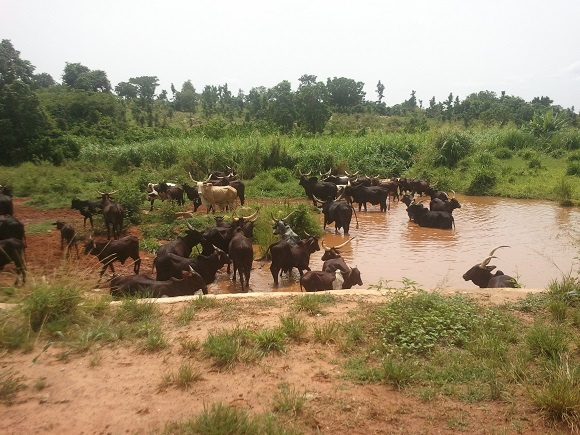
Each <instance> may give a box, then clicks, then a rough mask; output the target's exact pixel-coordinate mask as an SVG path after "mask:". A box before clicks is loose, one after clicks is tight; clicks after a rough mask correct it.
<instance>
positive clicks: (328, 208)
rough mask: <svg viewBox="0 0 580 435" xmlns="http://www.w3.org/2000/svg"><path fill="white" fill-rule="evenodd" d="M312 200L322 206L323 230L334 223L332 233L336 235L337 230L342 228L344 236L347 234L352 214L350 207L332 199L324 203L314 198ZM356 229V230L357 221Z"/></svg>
mask: <svg viewBox="0 0 580 435" xmlns="http://www.w3.org/2000/svg"><path fill="white" fill-rule="evenodd" d="M314 200H315V202H318V204H319V205H321V206H322V213H323V214H324V226H323V228H324V229H326V225H330V224H331V223H333V222H334V223H335V224H334V231H335V232H336V233H338V230H340V229H341V228H344V234H348V233H349V230H350V221H351V219H352V213H353V212H354V208H353V207H352V205H350V204H348V203H347V202H346V201H342V200H334V199H332V198H328V199H327V200H326V201H321V200H319V199H318V198H316V197H314ZM355 218H356V213H355ZM356 227H357V228H358V219H357V223H356Z"/></svg>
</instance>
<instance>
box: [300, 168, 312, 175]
mask: <svg viewBox="0 0 580 435" xmlns="http://www.w3.org/2000/svg"><path fill="white" fill-rule="evenodd" d="M298 173H299V174H300V175H302V176H304V177H308V176H309V175H310V174H312V170H311V171H310V172H308V173H306V174H303V173H302V171H301V170H300V169H298Z"/></svg>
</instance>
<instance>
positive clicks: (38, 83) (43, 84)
mask: <svg viewBox="0 0 580 435" xmlns="http://www.w3.org/2000/svg"><path fill="white" fill-rule="evenodd" d="M55 85H56V82H55V81H54V79H53V78H52V76H51V75H50V74H48V73H40V74H33V75H32V89H40V88H50V87H51V86H55Z"/></svg>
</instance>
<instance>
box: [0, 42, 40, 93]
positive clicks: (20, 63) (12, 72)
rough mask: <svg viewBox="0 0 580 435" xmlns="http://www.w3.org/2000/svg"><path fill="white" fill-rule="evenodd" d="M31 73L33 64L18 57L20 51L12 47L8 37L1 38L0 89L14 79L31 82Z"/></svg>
mask: <svg viewBox="0 0 580 435" xmlns="http://www.w3.org/2000/svg"><path fill="white" fill-rule="evenodd" d="M33 73H34V66H32V64H31V63H30V62H29V61H27V60H23V59H20V52H19V51H18V50H15V49H14V46H13V45H12V42H10V40H9V39H3V40H2V42H0V89H2V88H3V87H4V85H7V84H9V83H12V82H14V81H15V80H20V81H22V82H24V83H27V84H31V83H32V74H33Z"/></svg>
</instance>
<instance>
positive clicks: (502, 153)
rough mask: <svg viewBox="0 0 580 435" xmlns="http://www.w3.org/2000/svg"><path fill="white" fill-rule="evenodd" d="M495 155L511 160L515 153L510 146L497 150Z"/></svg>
mask: <svg viewBox="0 0 580 435" xmlns="http://www.w3.org/2000/svg"><path fill="white" fill-rule="evenodd" d="M495 156H496V157H497V158H498V159H501V160H509V159H511V158H512V157H513V153H512V152H511V151H510V149H509V148H505V147H502V148H498V149H497V150H495Z"/></svg>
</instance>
